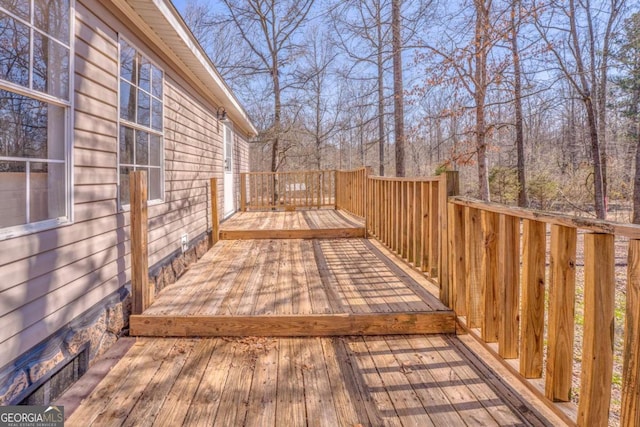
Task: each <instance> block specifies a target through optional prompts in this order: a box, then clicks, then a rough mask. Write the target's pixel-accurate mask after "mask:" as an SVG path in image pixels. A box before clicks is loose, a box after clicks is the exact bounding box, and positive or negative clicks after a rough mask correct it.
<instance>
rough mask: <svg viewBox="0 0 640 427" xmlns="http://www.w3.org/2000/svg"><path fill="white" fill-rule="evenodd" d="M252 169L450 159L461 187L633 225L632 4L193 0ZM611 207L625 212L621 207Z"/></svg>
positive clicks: (638, 196)
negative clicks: (248, 123)
mask: <svg viewBox="0 0 640 427" xmlns="http://www.w3.org/2000/svg"><path fill="white" fill-rule="evenodd" d="M181 12H182V14H183V16H184V18H185V21H186V23H187V25H188V26H189V27H190V28H191V30H192V31H193V33H194V35H195V36H196V37H197V38H198V40H199V41H200V42H201V44H202V46H203V48H204V49H205V51H206V53H207V54H208V55H209V56H210V57H211V59H212V61H213V62H214V64H215V65H216V67H217V68H218V70H219V72H220V73H221V74H222V76H223V77H224V78H225V80H226V81H227V82H228V84H229V85H230V86H231V88H232V89H233V90H234V92H236V94H237V95H238V97H239V98H240V100H241V101H242V102H243V104H244V105H245V107H246V108H247V111H248V113H249V115H250V117H251V118H252V120H253V121H254V123H255V125H256V127H257V128H258V129H259V131H260V134H259V135H258V137H257V138H255V140H254V141H252V143H251V162H252V163H251V164H252V169H254V170H261V171H268V170H272V171H276V170H277V171H286V170H302V169H334V168H341V169H348V168H356V167H360V166H363V165H366V166H371V167H373V170H374V173H376V174H379V175H386V176H396V175H398V176H403V175H406V176H424V175H433V174H437V173H439V172H440V171H442V170H446V169H455V170H458V171H459V172H460V178H461V190H462V193H463V194H465V195H469V196H473V197H479V198H482V199H484V200H492V201H496V202H500V203H506V204H513V205H516V204H517V205H520V206H527V207H533V208H537V209H545V210H554V211H565V212H567V211H569V212H572V213H576V214H581V215H582V214H583V215H591V216H596V217H599V218H605V217H609V218H613V219H617V220H621V221H632V222H635V223H640V150H639V147H640V5H638V4H637V3H636V2H632V1H626V0H601V1H591V0H547V1H538V0H531V1H530V0H455V1H440V0H431V1H429V0H416V1H401V0H346V1H344V0H341V1H333V0H329V1H314V0H219V1H217V2H214V1H213V0H209V1H208V2H207V0H189V1H188V3H187V4H186V6H185V7H184V8H182V10H181ZM620 212H622V214H620Z"/></svg>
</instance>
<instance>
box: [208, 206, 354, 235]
mask: <svg viewBox="0 0 640 427" xmlns="http://www.w3.org/2000/svg"><path fill="white" fill-rule="evenodd" d="M364 236H365V230H364V222H363V221H362V220H361V219H359V218H357V217H355V216H353V215H350V214H348V213H346V212H343V211H337V210H334V209H309V210H298V211H292V212H280V211H269V212H238V213H236V214H235V215H233V216H232V217H231V218H229V219H228V220H226V221H224V222H223V223H221V224H220V238H221V239H222V240H237V239H313V238H342V237H364Z"/></svg>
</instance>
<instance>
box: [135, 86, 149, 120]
mask: <svg viewBox="0 0 640 427" xmlns="http://www.w3.org/2000/svg"><path fill="white" fill-rule="evenodd" d="M150 109H151V97H150V96H149V94H147V93H145V92H143V91H141V90H140V89H138V121H137V122H138V124H140V125H142V126H147V127H148V126H149V110H150Z"/></svg>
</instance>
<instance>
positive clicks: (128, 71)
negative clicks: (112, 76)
mask: <svg viewBox="0 0 640 427" xmlns="http://www.w3.org/2000/svg"><path fill="white" fill-rule="evenodd" d="M136 74H137V73H136V50H135V49H134V48H132V47H131V46H129V45H128V44H127V42H125V41H123V40H120V77H122V78H123V79H127V80H129V81H130V82H131V83H133V84H136V83H137V81H136Z"/></svg>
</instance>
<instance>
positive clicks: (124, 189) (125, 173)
mask: <svg viewBox="0 0 640 427" xmlns="http://www.w3.org/2000/svg"><path fill="white" fill-rule="evenodd" d="M132 170H133V168H130V167H123V166H120V205H128V204H129V173H130V172H131V171H132Z"/></svg>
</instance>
